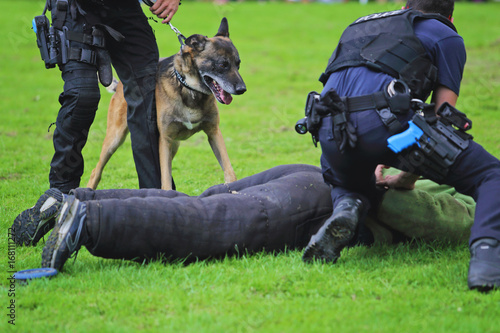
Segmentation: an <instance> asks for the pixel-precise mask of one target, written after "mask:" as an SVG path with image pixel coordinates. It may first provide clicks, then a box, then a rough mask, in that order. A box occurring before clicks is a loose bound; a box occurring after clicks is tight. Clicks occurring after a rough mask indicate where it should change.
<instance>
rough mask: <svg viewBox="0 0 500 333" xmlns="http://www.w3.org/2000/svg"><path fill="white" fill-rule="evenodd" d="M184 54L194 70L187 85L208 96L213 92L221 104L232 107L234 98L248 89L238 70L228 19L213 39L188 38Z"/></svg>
mask: <svg viewBox="0 0 500 333" xmlns="http://www.w3.org/2000/svg"><path fill="white" fill-rule="evenodd" d="M181 54H182V57H183V60H184V62H185V63H189V65H190V67H191V70H190V71H189V74H187V73H186V81H187V83H188V84H190V85H193V87H196V89H197V90H199V91H201V92H203V93H205V94H210V93H212V94H213V95H214V96H215V98H216V99H217V101H219V102H220V103H222V104H229V103H231V101H232V100H233V97H232V96H231V95H241V94H243V93H244V92H245V91H246V90H247V88H246V85H245V82H243V79H242V78H241V75H240V73H239V71H238V70H239V68H240V62H241V61H240V56H239V54H238V50H236V47H235V46H234V45H233V43H232V42H231V40H230V39H229V29H228V24H227V19H226V18H223V19H222V21H221V24H220V27H219V30H218V32H217V34H216V35H215V36H214V37H212V38H208V37H206V36H203V35H192V36H190V37H188V38H187V39H186V40H185V45H183V47H182V49H181ZM195 72H196V73H195ZM190 75H192V76H191V77H189V76H190ZM194 76H197V77H194Z"/></svg>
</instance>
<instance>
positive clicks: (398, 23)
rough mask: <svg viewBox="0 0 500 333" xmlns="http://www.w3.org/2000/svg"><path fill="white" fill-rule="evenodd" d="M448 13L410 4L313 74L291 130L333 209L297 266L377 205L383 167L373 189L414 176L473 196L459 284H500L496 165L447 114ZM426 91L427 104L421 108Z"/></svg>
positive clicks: (453, 82) (460, 120)
mask: <svg viewBox="0 0 500 333" xmlns="http://www.w3.org/2000/svg"><path fill="white" fill-rule="evenodd" d="M453 10H454V2H453V1H452V0H410V1H407V3H406V6H405V7H404V8H403V9H402V10H397V11H392V12H386V13H378V14H373V15H368V16H366V17H362V18H359V19H357V20H356V21H355V22H354V23H352V24H351V25H350V26H349V27H348V28H347V29H346V30H345V31H344V33H343V34H342V36H341V38H340V42H339V44H338V46H337V48H336V49H335V51H334V52H333V55H332V56H331V58H330V60H329V63H328V66H327V68H326V70H325V73H323V74H322V75H321V77H320V81H321V82H322V83H323V84H324V89H323V91H322V93H321V96H316V95H315V94H314V93H313V94H310V96H309V103H308V105H309V107H308V108H306V116H307V117H306V120H305V121H304V122H303V123H302V124H298V125H303V124H306V125H307V127H308V130H309V131H310V132H311V134H313V137H314V141H315V142H320V144H321V149H322V156H321V165H322V170H323V177H324V179H325V181H326V182H327V183H329V184H331V185H332V190H331V198H332V204H333V207H334V211H333V214H332V216H331V217H330V218H329V219H328V220H327V221H326V222H325V223H324V225H323V226H322V227H321V229H320V230H319V231H318V233H317V234H315V235H314V236H313V237H312V238H311V240H310V242H309V244H308V246H307V247H306V250H305V251H304V254H303V259H304V261H306V262H308V261H311V260H313V259H320V260H326V261H329V262H336V261H337V259H338V258H339V256H340V251H341V250H342V249H343V248H344V247H345V246H346V245H348V244H349V242H350V241H351V240H352V238H353V237H354V235H355V233H356V231H357V229H359V227H360V225H362V223H361V222H362V221H363V220H364V217H365V215H366V212H367V210H368V209H369V207H370V206H378V204H379V202H380V198H381V196H380V192H379V191H377V189H376V181H375V177H374V170H375V169H376V167H377V165H379V164H383V165H389V166H393V167H396V168H398V169H400V170H403V171H404V172H403V173H401V174H400V175H399V176H397V177H396V178H389V179H388V180H390V183H387V181H381V182H379V185H391V184H392V185H393V184H399V185H400V186H403V187H408V188H412V186H413V184H414V182H415V180H416V179H417V178H418V176H417V175H422V176H425V177H427V178H429V179H432V180H434V181H436V182H438V183H442V184H448V185H451V186H453V187H455V189H456V190H457V191H458V192H460V193H463V194H466V195H469V196H471V197H473V198H474V199H475V201H476V203H477V206H476V212H475V219H474V224H473V226H472V228H471V235H470V239H469V246H470V252H471V261H470V266H469V273H468V286H469V288H470V289H479V290H489V289H492V288H496V287H499V286H500V242H499V240H500V193H499V192H500V161H499V160H498V159H497V158H495V157H494V156H492V155H491V154H489V153H488V152H487V151H485V150H484V149H483V148H482V147H481V146H480V145H478V144H477V143H475V142H474V141H472V140H471V139H472V137H471V136H470V135H469V134H467V133H466V131H467V130H468V129H469V128H470V127H471V122H470V121H469V120H468V119H467V118H466V117H465V115H464V114H462V113H460V112H459V111H458V110H456V109H455V108H454V106H455V104H456V101H457V98H458V94H459V90H460V82H461V80H462V73H463V68H464V65H465V60H466V52H465V47H464V43H463V39H462V38H461V37H460V35H458V34H457V32H456V29H455V27H454V25H453V24H452V18H451V17H452V13H453ZM431 93H432V103H433V104H431V105H427V104H424V103H423V101H426V100H427V97H428V96H430V94H431ZM435 111H436V112H435ZM436 113H437V115H438V117H436ZM318 119H319V120H318ZM315 120H318V121H315ZM299 127H300V126H299Z"/></svg>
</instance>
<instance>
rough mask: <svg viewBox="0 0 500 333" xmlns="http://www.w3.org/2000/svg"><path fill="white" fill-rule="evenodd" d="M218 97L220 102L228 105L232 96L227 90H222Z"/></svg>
mask: <svg viewBox="0 0 500 333" xmlns="http://www.w3.org/2000/svg"><path fill="white" fill-rule="evenodd" d="M221 90H222V89H221ZM220 99H221V100H222V102H223V103H224V104H226V105H229V104H230V103H231V102H232V101H233V96H231V94H230V93H228V92H225V91H224V90H222V93H221V96H220Z"/></svg>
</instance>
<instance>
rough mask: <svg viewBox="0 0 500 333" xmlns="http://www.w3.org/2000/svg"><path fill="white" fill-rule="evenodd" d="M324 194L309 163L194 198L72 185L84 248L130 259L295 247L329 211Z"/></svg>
mask: <svg viewBox="0 0 500 333" xmlns="http://www.w3.org/2000/svg"><path fill="white" fill-rule="evenodd" d="M329 193H330V190H329V187H328V185H326V184H325V183H324V181H323V178H322V176H321V172H320V170H319V168H317V167H314V166H311V165H282V166H278V167H275V168H272V169H270V170H266V171H264V172H261V173H259V174H256V175H253V176H250V177H247V178H243V179H241V180H238V181H236V182H234V183H230V184H221V185H216V186H213V187H210V188H209V189H207V190H206V191H205V192H203V193H202V194H201V195H199V196H198V197H190V196H187V195H186V194H183V193H179V192H176V191H163V190H156V189H142V190H99V191H93V190H90V189H83V188H79V189H76V190H74V194H75V196H76V198H77V199H79V200H82V201H85V202H86V205H87V218H86V225H87V231H88V233H89V234H90V238H91V243H90V244H88V245H87V248H88V250H89V251H90V252H91V253H92V254H93V255H96V256H100V257H104V258H121V259H131V260H143V259H155V258H158V257H163V258H166V259H176V258H188V260H190V259H196V258H197V259H205V258H218V257H223V256H225V255H234V254H238V253H240V254H244V253H252V252H256V251H262V250H266V251H279V250H284V249H285V248H288V249H294V248H301V247H303V246H305V245H306V244H307V243H308V241H309V239H310V237H311V235H313V234H314V233H316V231H317V230H318V229H319V227H320V226H321V224H322V223H323V222H324V220H325V219H326V218H328V217H329V216H330V215H331V212H332V206H331V200H330V195H329Z"/></svg>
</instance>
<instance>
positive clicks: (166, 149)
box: [159, 136, 179, 190]
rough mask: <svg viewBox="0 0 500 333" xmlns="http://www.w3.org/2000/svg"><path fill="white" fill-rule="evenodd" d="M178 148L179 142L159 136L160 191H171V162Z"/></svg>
mask: <svg viewBox="0 0 500 333" xmlns="http://www.w3.org/2000/svg"><path fill="white" fill-rule="evenodd" d="M178 148H179V142H177V141H173V140H170V139H168V138H164V137H161V136H160V142H159V149H160V152H159V155H160V169H161V188H162V190H171V189H172V160H173V158H174V156H175V153H177V149H178Z"/></svg>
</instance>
